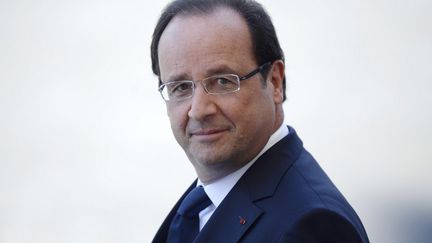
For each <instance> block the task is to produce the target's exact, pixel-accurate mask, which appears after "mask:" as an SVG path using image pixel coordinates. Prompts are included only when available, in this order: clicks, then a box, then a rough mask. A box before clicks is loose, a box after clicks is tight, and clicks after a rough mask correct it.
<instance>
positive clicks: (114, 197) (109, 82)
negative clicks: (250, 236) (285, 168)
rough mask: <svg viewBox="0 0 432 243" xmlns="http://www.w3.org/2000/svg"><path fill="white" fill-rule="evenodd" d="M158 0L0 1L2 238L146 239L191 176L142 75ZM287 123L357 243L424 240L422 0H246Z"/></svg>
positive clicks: (427, 97) (431, 48)
mask: <svg viewBox="0 0 432 243" xmlns="http://www.w3.org/2000/svg"><path fill="white" fill-rule="evenodd" d="M167 2H168V1H138V0H122V1H120V0H109V1H102V0H85V1H84V0H78V1H66V0H40V1H30V0H14V1H12V0H0V242H2V243H24V242H44V243H51V242H53V243H54V242H56V243H57V242H64V243H75V242H80V243H108V242H109V243H111V242H112V243H117V242H118V243H119V242H130V243H134V242H150V241H151V239H152V237H153V235H154V234H155V232H156V230H157V228H158V227H159V225H160V223H161V222H162V220H163V219H164V218H165V216H166V214H167V213H168V212H169V210H170V209H171V207H172V206H173V204H174V203H175V202H176V201H177V199H178V197H179V196H180V194H181V193H183V191H184V190H185V188H186V187H187V186H188V185H189V184H190V183H191V182H192V180H193V179H194V178H195V173H194V170H193V168H192V166H191V165H190V164H189V162H188V160H187V158H186V156H185V155H184V154H183V151H182V150H181V148H180V147H179V146H178V145H177V144H176V142H175V140H174V138H173V136H172V135H171V130H170V126H169V122H168V118H167V116H166V111H165V105H164V102H163V100H162V99H161V97H160V95H159V93H158V92H157V78H156V77H155V76H153V74H152V73H151V67H150V52H149V49H150V48H149V46H150V41H151V35H152V31H153V28H154V26H155V23H156V21H157V18H158V16H159V14H160V12H161V10H162V9H163V7H164V6H165V5H166V4H167ZM260 2H261V3H262V4H263V5H264V6H265V8H266V9H267V10H268V12H269V14H270V15H271V16H272V18H273V21H274V24H275V27H276V30H277V32H278V35H279V39H280V42H281V45H282V47H283V49H284V51H285V55H286V66H287V68H286V72H287V81H288V93H287V94H288V100H287V101H286V102H285V104H284V108H285V112H286V123H287V124H290V125H292V126H294V127H295V128H296V130H297V132H298V133H299V135H300V137H301V138H302V139H303V141H304V143H305V146H306V148H307V149H308V150H309V151H311V153H312V154H313V155H314V156H315V157H316V158H317V160H318V161H319V162H320V164H321V166H322V167H324V169H325V170H326V172H327V173H328V174H329V176H330V177H331V178H332V179H333V181H334V182H335V184H336V185H337V186H338V187H339V189H340V190H341V191H342V192H343V194H344V195H345V196H346V197H347V199H348V200H349V201H350V202H351V204H352V206H353V207H354V208H355V209H356V210H357V212H358V214H359V215H360V217H361V218H362V220H363V223H364V225H365V227H366V230H367V231H368V233H369V237H370V240H371V242H379V243H382V242H383V243H403V242H417V243H426V242H431V239H432V206H431V205H432V192H431V187H432V178H431V177H432V176H431V175H430V172H431V171H432V166H431V162H432V152H431V150H432V146H431V145H432V126H431V124H432V95H431V94H430V93H431V91H432V67H431V56H432V15H431V12H432V1H430V0H410V1H408V0H364V1H353V0H348V1H340V0H329V1H317V0H315V1H313V0H288V1H274V0H262V1H260Z"/></svg>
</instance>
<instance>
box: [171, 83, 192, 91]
mask: <svg viewBox="0 0 432 243" xmlns="http://www.w3.org/2000/svg"><path fill="white" fill-rule="evenodd" d="M192 85H193V83H192V82H178V83H173V84H172V86H171V89H170V92H171V93H184V92H188V91H190V90H192Z"/></svg>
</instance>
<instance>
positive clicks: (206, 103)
mask: <svg viewBox="0 0 432 243" xmlns="http://www.w3.org/2000/svg"><path fill="white" fill-rule="evenodd" d="M191 99H192V101H191V106H190V109H189V112H188V116H189V118H191V119H194V120H197V121H203V120H205V119H206V118H208V117H209V116H211V115H214V114H216V112H217V106H216V104H215V103H214V100H213V99H214V95H209V94H207V93H206V91H205V90H204V87H203V86H202V83H201V82H197V83H196V84H195V93H194V94H193V96H192V98H191Z"/></svg>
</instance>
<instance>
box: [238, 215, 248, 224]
mask: <svg viewBox="0 0 432 243" xmlns="http://www.w3.org/2000/svg"><path fill="white" fill-rule="evenodd" d="M239 218H240V224H241V225H245V224H246V220H245V219H244V218H243V217H242V216H239Z"/></svg>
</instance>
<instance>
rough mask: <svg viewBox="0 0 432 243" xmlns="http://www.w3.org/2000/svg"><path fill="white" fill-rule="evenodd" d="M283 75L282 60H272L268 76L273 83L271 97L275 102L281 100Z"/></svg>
mask: <svg viewBox="0 0 432 243" xmlns="http://www.w3.org/2000/svg"><path fill="white" fill-rule="evenodd" d="M284 75H285V64H284V63H283V61H282V60H277V61H274V62H273V64H272V68H271V70H270V73H269V76H270V77H271V82H272V84H273V99H274V102H275V103H276V104H282V102H283V79H284Z"/></svg>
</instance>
